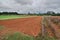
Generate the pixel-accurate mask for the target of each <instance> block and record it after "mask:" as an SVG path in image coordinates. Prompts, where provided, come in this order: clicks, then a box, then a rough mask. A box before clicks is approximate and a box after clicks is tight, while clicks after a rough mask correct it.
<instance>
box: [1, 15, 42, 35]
mask: <svg viewBox="0 0 60 40" xmlns="http://www.w3.org/2000/svg"><path fill="white" fill-rule="evenodd" d="M41 22H42V17H41V16H40V17H30V18H19V19H9V20H0V25H2V26H4V29H3V30H1V31H0V34H5V33H13V32H22V33H25V34H28V35H33V36H37V35H38V33H39V32H41V27H42V24H41Z"/></svg>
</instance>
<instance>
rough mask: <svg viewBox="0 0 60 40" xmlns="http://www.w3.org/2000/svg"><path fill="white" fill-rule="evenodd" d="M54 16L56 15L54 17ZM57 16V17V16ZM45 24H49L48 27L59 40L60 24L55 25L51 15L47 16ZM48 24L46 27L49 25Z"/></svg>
mask: <svg viewBox="0 0 60 40" xmlns="http://www.w3.org/2000/svg"><path fill="white" fill-rule="evenodd" d="M52 18H54V17H52ZM56 18H57V17H56ZM45 20H46V21H45V22H46V23H45V24H48V25H47V26H48V28H49V29H51V33H52V34H54V37H56V38H57V40H60V28H59V26H58V25H55V24H54V23H53V22H52V21H51V17H45ZM47 26H46V27H47Z"/></svg>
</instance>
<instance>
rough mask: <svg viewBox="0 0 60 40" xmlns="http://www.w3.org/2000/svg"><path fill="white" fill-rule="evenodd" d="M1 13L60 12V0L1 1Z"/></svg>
mask: <svg viewBox="0 0 60 40" xmlns="http://www.w3.org/2000/svg"><path fill="white" fill-rule="evenodd" d="M0 11H8V12H12V11H16V12H19V13H27V12H32V13H34V12H35V13H37V12H47V11H54V12H60V0H0Z"/></svg>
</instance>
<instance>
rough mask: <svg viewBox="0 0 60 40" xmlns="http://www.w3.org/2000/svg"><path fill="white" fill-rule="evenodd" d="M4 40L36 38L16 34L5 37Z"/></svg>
mask: <svg viewBox="0 0 60 40" xmlns="http://www.w3.org/2000/svg"><path fill="white" fill-rule="evenodd" d="M2 40H34V37H32V36H28V35H25V34H22V33H19V32H16V33H14V34H7V35H5V36H4V37H3V39H2Z"/></svg>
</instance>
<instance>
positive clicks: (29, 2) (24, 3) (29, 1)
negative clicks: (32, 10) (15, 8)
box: [15, 0, 33, 5]
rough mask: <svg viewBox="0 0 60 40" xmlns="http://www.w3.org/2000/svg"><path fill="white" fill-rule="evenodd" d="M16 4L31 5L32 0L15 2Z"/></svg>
mask: <svg viewBox="0 0 60 40" xmlns="http://www.w3.org/2000/svg"><path fill="white" fill-rule="evenodd" d="M15 1H16V2H17V3H20V4H22V5H26V4H32V2H33V1H32V0H15Z"/></svg>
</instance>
